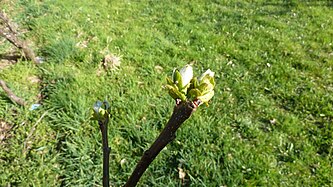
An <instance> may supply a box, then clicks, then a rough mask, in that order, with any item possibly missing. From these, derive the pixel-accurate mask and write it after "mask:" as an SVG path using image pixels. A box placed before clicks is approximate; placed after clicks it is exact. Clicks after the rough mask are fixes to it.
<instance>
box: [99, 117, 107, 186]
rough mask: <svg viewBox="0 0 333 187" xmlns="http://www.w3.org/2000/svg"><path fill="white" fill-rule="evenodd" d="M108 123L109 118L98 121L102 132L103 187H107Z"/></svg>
mask: <svg viewBox="0 0 333 187" xmlns="http://www.w3.org/2000/svg"><path fill="white" fill-rule="evenodd" d="M108 122H109V117H107V118H106V120H105V121H98V124H99V128H100V129H101V132H102V144H103V187H109V186H110V183H109V157H110V147H109V142H108V126H107V125H108Z"/></svg>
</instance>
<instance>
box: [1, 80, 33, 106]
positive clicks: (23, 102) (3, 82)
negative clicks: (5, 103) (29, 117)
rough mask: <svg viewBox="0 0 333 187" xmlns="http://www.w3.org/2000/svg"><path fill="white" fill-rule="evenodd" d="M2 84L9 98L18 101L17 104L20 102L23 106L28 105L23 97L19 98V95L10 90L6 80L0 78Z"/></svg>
mask: <svg viewBox="0 0 333 187" xmlns="http://www.w3.org/2000/svg"><path fill="white" fill-rule="evenodd" d="M0 86H1V88H2V89H3V90H4V91H5V93H6V94H7V96H8V98H9V99H10V100H11V101H13V102H14V103H17V104H19V105H21V106H26V104H27V103H26V102H25V101H24V100H23V99H22V98H19V97H18V96H16V95H15V94H14V92H13V91H12V90H10V89H9V88H8V87H7V85H6V82H5V81H3V80H0Z"/></svg>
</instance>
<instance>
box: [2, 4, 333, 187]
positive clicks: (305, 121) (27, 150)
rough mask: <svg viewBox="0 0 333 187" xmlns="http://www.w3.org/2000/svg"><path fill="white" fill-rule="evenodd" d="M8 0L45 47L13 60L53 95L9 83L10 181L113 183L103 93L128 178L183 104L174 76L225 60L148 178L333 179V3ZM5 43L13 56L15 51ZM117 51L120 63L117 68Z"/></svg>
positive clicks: (5, 117)
mask: <svg viewBox="0 0 333 187" xmlns="http://www.w3.org/2000/svg"><path fill="white" fill-rule="evenodd" d="M0 8H1V9H4V10H5V11H6V12H7V14H8V15H9V16H10V17H11V18H12V19H13V20H14V21H15V22H16V23H18V25H19V26H20V28H21V31H22V32H24V36H25V37H26V38H27V39H29V40H31V41H32V42H33V43H34V45H33V47H34V49H35V51H36V52H37V54H38V55H39V56H42V57H43V58H44V59H45V62H44V63H43V64H41V65H40V66H36V65H34V64H33V63H31V62H25V61H21V60H19V62H18V63H16V64H14V65H10V66H7V67H2V66H0V67H1V69H0V79H3V80H5V81H6V82H7V83H8V86H9V87H10V88H11V89H12V90H13V91H14V92H15V93H17V95H18V96H20V97H22V98H24V99H25V100H26V101H27V102H28V103H29V106H30V105H31V104H34V103H37V102H40V103H41V104H42V105H41V107H39V108H38V109H36V110H32V111H30V110H29V107H27V108H23V107H20V106H18V105H15V104H13V103H12V102H11V101H10V100H9V99H8V98H7V97H6V95H5V93H4V92H3V91H2V90H0V128H1V129H0V133H1V134H0V135H1V137H3V138H1V139H0V186H101V178H102V150H101V134H100V132H99V128H98V125H97V124H96V123H94V122H91V121H89V115H90V114H89V111H90V109H91V107H92V105H93V103H94V102H95V101H96V100H97V99H100V100H104V99H108V100H109V101H110V103H111V105H112V114H113V115H112V119H111V122H110V123H109V125H110V126H109V138H110V140H109V142H110V146H111V157H110V161H111V163H110V177H111V182H112V185H113V186H121V185H123V184H124V183H125V182H126V179H127V178H128V177H129V176H130V174H131V172H132V170H133V169H134V166H135V165H136V163H137V161H138V160H139V159H140V157H141V155H142V153H143V152H144V150H146V149H147V148H148V147H149V146H150V145H151V143H152V142H153V141H154V139H155V138H156V137H157V135H158V134H159V132H160V131H161V130H162V128H163V127H164V124H165V123H166V122H167V120H168V118H169V117H170V115H171V112H172V108H173V105H174V101H173V100H172V99H171V97H169V96H168V94H167V93H166V90H164V89H163V85H165V84H166V81H165V78H166V77H167V76H171V73H172V70H173V68H175V67H182V66H184V65H185V64H188V63H193V64H194V69H195V72H199V73H201V72H203V71H204V70H205V69H208V68H210V69H211V70H212V71H214V72H215V75H216V77H215V80H216V83H217V85H216V89H215V96H214V98H213V100H212V101H211V103H210V105H209V106H208V107H206V106H201V107H200V108H199V110H198V111H196V112H195V113H194V115H193V116H192V117H191V118H190V119H189V120H188V121H186V122H185V124H184V125H183V126H182V127H181V129H180V130H179V132H178V134H177V138H176V140H175V141H174V142H172V143H171V144H170V145H168V146H167V148H166V149H164V150H163V151H162V152H161V154H160V155H159V156H158V157H157V158H156V160H155V161H154V162H153V163H152V165H150V167H149V168H148V170H147V171H146V173H145V174H144V175H143V177H142V178H141V180H140V182H139V185H138V186H332V185H333V179H332V176H333V77H332V76H333V73H332V68H333V4H332V3H330V1H306V2H298V1H259V0H257V1H255V2H250V1H246V0H239V1H224V0H220V1H168V0H166V1H145V2H143V1H142V2H138V1H129V0H125V1H122V0H112V1H107V0H101V1H96V2H95V1H88V0H83V1H77V0H75V1H69V0H59V1H51V0H45V1H35V0H13V1H5V0H4V1H3V2H1V5H0ZM0 42H1V43H0V55H2V56H4V55H5V54H7V53H11V51H12V50H13V49H12V48H11V47H10V45H9V44H8V43H7V42H6V41H4V40H3V39H1V40H0ZM111 54H113V55H115V56H117V57H120V59H121V64H120V66H119V67H118V68H116V69H112V68H111V67H108V68H107V69H106V70H105V68H103V66H102V65H101V61H102V59H103V58H104V57H105V56H106V55H111ZM3 63H5V61H4V60H3V59H0V64H3ZM6 129H7V130H6ZM179 168H181V169H182V170H183V171H184V172H185V173H186V177H185V179H184V180H181V179H179V176H178V174H179Z"/></svg>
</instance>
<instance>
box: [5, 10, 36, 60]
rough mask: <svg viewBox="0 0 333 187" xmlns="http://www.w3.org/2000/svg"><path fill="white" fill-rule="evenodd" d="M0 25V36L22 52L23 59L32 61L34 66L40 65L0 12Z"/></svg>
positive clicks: (7, 19) (26, 44)
mask: <svg viewBox="0 0 333 187" xmlns="http://www.w3.org/2000/svg"><path fill="white" fill-rule="evenodd" d="M0 25H3V27H1V28H0V36H2V37H4V38H6V39H7V40H8V41H9V42H10V43H11V44H13V45H14V46H15V47H17V48H18V49H20V50H22V51H23V53H24V56H25V58H27V59H29V60H31V61H33V62H34V63H35V64H39V63H40V61H39V60H38V59H37V58H36V55H35V53H34V52H33V50H32V49H31V48H30V47H29V45H28V43H27V42H26V41H24V40H21V39H20V38H19V37H18V36H17V35H18V32H17V30H16V28H15V27H14V26H13V24H12V23H11V21H10V20H9V18H8V17H7V16H6V14H5V13H4V12H2V11H0Z"/></svg>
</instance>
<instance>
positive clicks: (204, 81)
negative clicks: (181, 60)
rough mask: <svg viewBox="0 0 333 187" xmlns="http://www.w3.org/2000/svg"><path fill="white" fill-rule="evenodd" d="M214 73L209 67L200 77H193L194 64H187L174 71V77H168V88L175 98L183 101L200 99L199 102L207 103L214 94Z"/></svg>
mask: <svg viewBox="0 0 333 187" xmlns="http://www.w3.org/2000/svg"><path fill="white" fill-rule="evenodd" d="M214 74H215V73H214V72H212V71H211V70H210V69H208V70H207V71H206V72H205V73H203V74H202V75H201V76H199V77H198V78H197V77H193V68H192V66H191V65H186V66H184V67H183V68H182V69H180V70H178V69H175V70H174V71H173V73H172V78H171V79H170V78H167V85H166V88H167V90H168V91H169V95H170V96H171V97H172V98H174V99H180V100H181V101H183V102H185V101H187V100H190V101H199V104H201V103H206V104H207V103H208V101H209V100H210V99H211V98H212V97H213V96H214V87H215V81H214Z"/></svg>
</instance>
